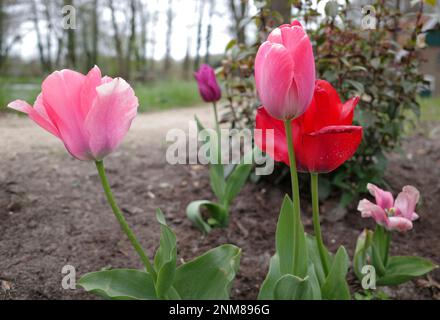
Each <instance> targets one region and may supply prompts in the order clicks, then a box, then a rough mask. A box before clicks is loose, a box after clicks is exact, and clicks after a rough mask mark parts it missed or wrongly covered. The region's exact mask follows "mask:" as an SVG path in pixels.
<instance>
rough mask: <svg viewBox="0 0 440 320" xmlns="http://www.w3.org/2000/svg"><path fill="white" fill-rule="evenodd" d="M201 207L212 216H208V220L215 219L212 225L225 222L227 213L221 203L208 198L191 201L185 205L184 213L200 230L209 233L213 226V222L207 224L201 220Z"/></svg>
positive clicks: (221, 224)
mask: <svg viewBox="0 0 440 320" xmlns="http://www.w3.org/2000/svg"><path fill="white" fill-rule="evenodd" d="M202 207H205V208H206V209H207V210H208V212H209V214H210V216H211V217H212V218H210V219H212V220H210V221H215V224H214V226H215V225H220V226H223V225H224V224H226V223H227V221H228V215H229V213H228V211H227V210H226V209H225V208H224V207H223V206H222V205H220V204H217V203H215V202H211V201H208V200H197V201H193V202H191V203H190V204H189V205H188V206H187V207H186V215H187V216H188V218H189V220H191V222H192V223H193V224H194V226H196V227H197V228H198V229H199V230H200V231H202V232H204V233H209V232H210V231H211V229H212V226H213V224H209V223H207V222H205V220H203V217H202V213H201V209H202Z"/></svg>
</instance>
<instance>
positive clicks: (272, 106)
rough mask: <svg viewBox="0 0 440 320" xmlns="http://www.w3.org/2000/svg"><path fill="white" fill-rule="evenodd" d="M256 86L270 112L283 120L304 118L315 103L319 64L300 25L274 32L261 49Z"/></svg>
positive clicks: (284, 26) (293, 23)
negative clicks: (317, 67)
mask: <svg viewBox="0 0 440 320" xmlns="http://www.w3.org/2000/svg"><path fill="white" fill-rule="evenodd" d="M255 82H256V86H257V91H258V94H259V96H260V100H261V103H262V105H263V106H264V108H266V110H267V112H268V113H269V114H270V115H271V116H272V117H274V118H276V119H279V120H286V119H293V118H297V117H299V116H300V115H302V114H303V113H304V112H305V111H306V109H307V107H308V106H309V104H310V102H311V101H312V97H313V91H314V88H315V60H314V57H313V49H312V44H311V43H310V40H309V37H308V36H307V34H306V32H305V31H304V29H303V27H302V26H301V24H300V23H299V22H298V21H294V22H292V24H291V25H289V24H284V25H282V26H280V27H278V28H276V29H274V30H273V31H272V32H271V33H270V35H269V37H268V38H267V41H266V42H264V43H263V44H262V45H261V46H260V48H259V49H258V52H257V56H256V58H255Z"/></svg>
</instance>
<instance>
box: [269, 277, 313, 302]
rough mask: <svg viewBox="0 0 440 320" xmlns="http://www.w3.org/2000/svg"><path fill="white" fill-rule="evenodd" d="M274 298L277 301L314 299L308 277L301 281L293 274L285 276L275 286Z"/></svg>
mask: <svg viewBox="0 0 440 320" xmlns="http://www.w3.org/2000/svg"><path fill="white" fill-rule="evenodd" d="M274 298H275V299H276V300H310V299H312V289H311V287H310V282H309V279H308V276H307V277H305V278H304V279H301V278H299V277H297V276H294V275H292V274H285V275H284V276H282V277H281V278H280V279H279V280H278V281H277V283H276V284H275V290H274Z"/></svg>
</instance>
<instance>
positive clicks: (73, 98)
mask: <svg viewBox="0 0 440 320" xmlns="http://www.w3.org/2000/svg"><path fill="white" fill-rule="evenodd" d="M84 80H85V76H84V75H83V74H81V73H78V72H75V71H72V70H62V71H55V72H53V73H52V74H51V75H49V76H48V77H47V78H46V79H45V80H44V81H43V84H42V89H43V103H44V106H45V109H46V112H47V115H48V117H49V118H50V120H51V121H52V123H54V124H55V125H56V127H57V129H58V131H59V133H60V138H61V139H62V140H63V142H64V145H65V146H66V148H67V150H68V151H69V152H70V153H71V154H72V155H73V156H74V157H76V158H77V159H80V160H91V159H92V158H91V155H90V154H89V146H88V137H87V136H86V135H85V132H84V130H83V121H82V119H81V117H82V116H81V111H80V108H79V105H80V103H81V101H80V92H81V88H82V85H83V83H84Z"/></svg>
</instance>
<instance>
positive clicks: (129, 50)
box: [125, 0, 136, 80]
mask: <svg viewBox="0 0 440 320" xmlns="http://www.w3.org/2000/svg"><path fill="white" fill-rule="evenodd" d="M135 50H136V2H135V0H130V37H129V39H128V45H127V56H126V60H125V66H126V74H125V76H126V77H127V80H129V79H130V77H131V59H132V57H133V53H134V51H135Z"/></svg>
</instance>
